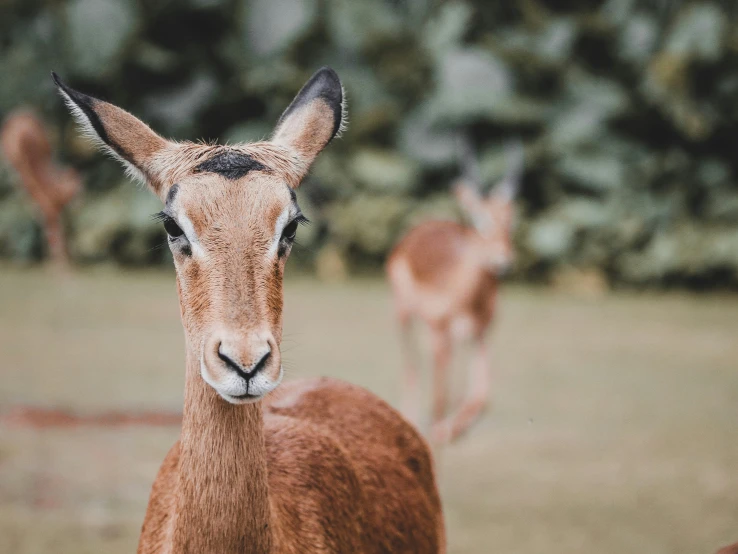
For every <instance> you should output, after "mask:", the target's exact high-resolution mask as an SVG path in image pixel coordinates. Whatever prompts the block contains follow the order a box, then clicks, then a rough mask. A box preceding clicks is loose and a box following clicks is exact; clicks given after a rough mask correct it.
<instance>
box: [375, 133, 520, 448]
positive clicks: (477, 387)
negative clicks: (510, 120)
mask: <svg viewBox="0 0 738 554" xmlns="http://www.w3.org/2000/svg"><path fill="white" fill-rule="evenodd" d="M521 148H522V147H520V146H508V152H509V156H508V158H509V160H508V164H509V168H508V173H507V176H506V177H505V179H504V180H503V181H502V182H500V183H499V184H498V185H497V186H496V187H495V188H493V189H492V190H491V191H490V193H489V194H488V195H483V194H482V193H481V192H480V190H479V185H480V182H481V178H480V176H479V170H478V168H477V165H476V160H475V157H474V154H473V152H472V150H471V148H470V146H469V143H468V141H466V142H464V143H463V144H462V148H461V154H462V163H463V166H464V170H465V174H466V175H465V176H464V177H463V178H461V179H459V180H458V181H457V182H456V184H455V186H454V193H455V194H456V197H457V199H458V201H459V203H460V204H461V206H462V207H463V208H464V210H465V211H466V213H467V215H468V216H469V218H470V219H471V221H472V222H473V226H466V225H462V224H459V223H456V222H452V221H428V222H425V223H422V224H420V225H418V226H416V227H414V228H413V229H411V230H410V232H408V233H407V235H406V236H405V237H404V238H403V239H401V240H400V242H399V243H398V244H397V246H396V247H395V248H394V250H393V251H392V253H391V254H390V257H389V260H388V262H387V275H388V277H389V281H390V284H391V287H392V292H393V296H394V305H395V313H396V315H397V318H398V320H399V323H400V328H401V334H402V337H401V339H402V342H403V358H404V364H405V392H404V394H405V398H404V401H403V402H404V409H405V411H406V412H407V414H408V415H409V417H410V418H411V419H414V420H416V421H417V420H418V410H419V408H418V404H419V399H418V391H419V387H418V369H417V364H418V356H417V353H416V352H415V349H414V348H413V344H412V336H411V334H412V329H411V324H412V319H413V318H417V319H419V320H421V321H423V322H424V323H425V324H426V325H427V326H428V328H429V329H430V334H431V348H432V355H433V435H434V438H435V439H436V440H437V441H439V442H443V441H447V440H452V439H453V438H455V437H457V436H459V435H460V434H462V433H463V432H464V431H465V430H466V429H468V428H469V426H470V425H471V424H472V423H473V422H474V420H475V419H476V418H477V417H478V416H479V414H480V413H481V411H482V410H483V409H484V407H485V405H486V403H487V399H488V396H489V389H490V375H489V369H488V364H487V346H486V342H485V333H486V331H487V329H488V328H489V325H490V323H491V322H492V318H493V315H494V311H495V299H496V294H497V278H498V275H499V274H500V273H502V272H504V271H505V270H506V269H507V267H508V266H509V265H510V264H511V263H512V260H513V245H512V240H511V232H512V225H513V216H514V206H513V200H514V198H515V194H516V192H517V190H518V188H519V181H520V177H521V173H522V169H523V167H522V161H523V160H522V149H521ZM455 338H464V339H472V340H473V341H474V345H475V346H474V348H475V350H474V356H473V360H472V365H471V369H470V378H469V385H468V386H469V390H468V393H467V395H466V398H465V399H464V400H463V402H462V405H461V407H460V408H459V410H458V411H457V412H456V413H455V414H454V415H452V416H447V413H446V410H447V396H448V392H447V388H448V377H447V371H448V366H449V363H450V360H451V347H452V343H453V340H454V339H455Z"/></svg>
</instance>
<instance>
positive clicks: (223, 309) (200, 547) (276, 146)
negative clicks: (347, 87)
mask: <svg viewBox="0 0 738 554" xmlns="http://www.w3.org/2000/svg"><path fill="white" fill-rule="evenodd" d="M55 81H56V82H57V85H58V86H59V89H60V92H61V93H62V95H63V96H64V98H65V100H66V101H67V104H68V105H69V107H70V108H71V109H72V111H73V112H74V114H75V115H76V116H77V118H78V119H79V120H80V122H81V123H82V124H83V125H84V126H85V128H86V129H87V130H88V132H89V133H90V134H91V135H92V136H93V137H96V138H98V139H99V140H100V141H101V142H102V143H103V147H104V148H105V149H107V150H108V151H109V153H111V154H112V155H113V156H115V157H116V158H118V159H120V160H121V161H122V162H123V163H124V164H125V165H126V167H127V168H128V169H129V171H130V173H132V174H133V175H136V176H138V177H140V178H142V180H144V181H145V182H147V183H148V184H149V185H150V187H151V188H152V190H153V191H154V192H155V193H156V194H157V195H158V196H159V197H160V198H161V199H162V201H163V202H164V204H165V207H164V210H163V211H162V212H161V214H159V218H160V219H161V220H162V221H163V222H164V226H165V229H166V230H167V233H168V235H169V239H168V240H169V246H170V248H171V250H172V254H173V257H174V261H175V267H176V271H177V288H178V292H179V298H180V306H181V316H182V323H183V325H184V330H185V343H186V377H185V399H184V414H183V421H182V433H181V438H180V440H179V441H178V442H177V443H176V444H175V445H174V446H173V447H172V449H171V450H170V452H169V454H168V455H167V457H166V459H165V461H164V463H163V465H162V466H161V469H160V471H159V474H158V476H157V478H156V481H155V483H154V486H153V489H152V492H151V498H150V501H149V506H148V509H147V512H146V519H145V521H144V524H143V530H142V534H141V539H140V543H139V549H138V551H139V552H140V553H160V552H175V553H185V552H186V553H197V554H203V553H219V554H225V553H236V552H238V553H245V552H254V553H257V552H258V553H266V552H289V553H298V552H367V553H368V552H377V553H379V552H424V553H425V552H428V553H432V552H443V551H444V550H445V537H444V526H443V517H442V513H441V506H440V500H439V496H438V492H437V490H436V486H435V482H434V475H433V467H432V461H431V457H430V454H429V450H428V447H427V445H426V443H425V442H424V441H423V439H422V438H421V437H420V436H419V435H418V434H417V433H416V431H415V430H414V429H413V427H412V426H411V425H410V424H409V423H407V422H406V421H404V420H403V419H402V417H401V416H400V415H399V414H398V413H396V412H395V411H394V410H392V409H391V408H390V407H389V406H388V405H387V404H386V403H384V402H383V401H381V400H380V399H378V398H376V397H375V396H373V395H372V394H370V393H368V392H366V391H364V390H363V389H360V388H358V387H355V386H352V385H349V384H346V383H342V382H337V381H333V380H328V379H319V380H312V381H295V382H291V383H288V384H286V385H282V386H281V387H280V389H279V390H278V391H275V393H274V394H272V395H270V396H269V397H267V398H264V397H265V395H267V394H268V393H270V392H272V391H274V389H276V388H277V386H278V385H279V384H280V381H281V378H282V364H281V353H280V342H281V337H282V277H283V271H284V265H285V262H286V258H287V256H288V254H289V252H290V249H291V246H292V242H293V240H294V238H295V232H296V229H297V225H298V223H299V222H300V221H301V220H303V219H304V217H303V216H302V214H301V212H300V208H299V206H298V204H297V202H296V196H295V193H294V189H295V188H296V187H297V186H298V185H299V184H300V181H301V179H302V178H303V176H304V175H305V173H306V171H307V169H308V167H309V166H310V164H311V163H312V161H313V160H314V159H315V157H316V156H317V154H318V153H319V152H320V151H321V150H322V149H323V148H324V147H325V146H326V145H327V144H328V142H330V140H331V139H332V138H333V137H334V136H335V135H336V134H337V133H338V132H339V131H340V129H341V126H342V122H343V118H344V112H343V106H344V103H343V91H342V87H341V84H340V82H339V80H338V77H337V75H336V74H335V73H334V72H333V71H332V70H330V69H327V68H324V69H322V70H320V71H318V72H317V73H316V74H315V75H314V76H313V77H312V78H311V79H310V81H308V83H307V84H306V85H305V86H304V87H303V88H302V90H301V91H300V93H299V94H298V95H297V97H296V98H295V100H294V101H293V102H292V104H291V105H290V106H289V107H288V108H287V110H286V111H285V112H284V114H283V115H282V118H281V119H280V120H279V123H278V124H277V128H276V130H275V132H274V135H273V136H272V139H271V140H270V141H269V142H261V143H254V144H248V145H237V146H228V147H226V146H213V145H204V144H193V143H175V142H171V141H167V140H164V139H163V138H161V137H159V136H158V135H156V134H155V133H154V132H153V131H152V130H151V129H149V128H148V127H147V126H146V125H145V124H143V123H142V122H140V121H139V120H137V119H136V118H134V117H133V116H132V115H130V114H128V113H127V112H125V111H123V110H121V109H120V108H117V107H115V106H112V105H111V104H108V103H106V102H103V101H100V100H97V99H95V98H92V97H89V96H86V95H83V94H81V93H78V92H76V91H74V90H72V89H70V88H68V87H67V86H66V85H64V84H63V83H62V82H61V81H59V80H58V78H57V77H56V76H55Z"/></svg>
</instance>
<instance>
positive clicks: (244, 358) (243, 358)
mask: <svg viewBox="0 0 738 554" xmlns="http://www.w3.org/2000/svg"><path fill="white" fill-rule="evenodd" d="M246 342H247V344H243V342H240V341H238V342H236V341H227V340H222V341H220V343H219V344H218V358H220V360H221V361H222V362H223V365H224V366H225V367H226V368H227V369H229V370H230V371H233V372H234V373H236V374H237V375H238V376H239V377H241V378H243V379H245V380H247V381H248V380H250V379H252V378H253V377H255V376H256V375H257V374H258V373H259V372H260V371H263V370H264V368H266V367H267V365H268V363H269V359H270V358H271V356H272V346H271V344H269V340H261V341H258V340H257V341H253V340H252V341H246ZM255 342H256V344H254V343H255ZM248 343H250V344H248Z"/></svg>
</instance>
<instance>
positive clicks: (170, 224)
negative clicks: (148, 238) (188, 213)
mask: <svg viewBox="0 0 738 554" xmlns="http://www.w3.org/2000/svg"><path fill="white" fill-rule="evenodd" d="M154 219H155V220H157V221H161V222H162V223H164V230H165V231H166V232H167V235H169V236H170V237H171V238H173V239H176V238H178V237H181V236H182V235H184V231H183V230H182V229H181V227H180V226H179V225H177V222H176V221H174V218H173V217H172V216H170V215H169V214H167V213H165V212H159V213H158V214H156V215H154Z"/></svg>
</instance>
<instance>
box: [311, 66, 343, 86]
mask: <svg viewBox="0 0 738 554" xmlns="http://www.w3.org/2000/svg"><path fill="white" fill-rule="evenodd" d="M310 81H312V82H313V83H320V84H321V85H323V86H327V87H329V88H341V79H339V78H338V73H336V72H335V71H334V70H333V69H332V68H330V67H328V66H323V67H321V68H320V69H319V70H318V71H316V72H315V73H314V74H313V76H312V77H311V78H310Z"/></svg>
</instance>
